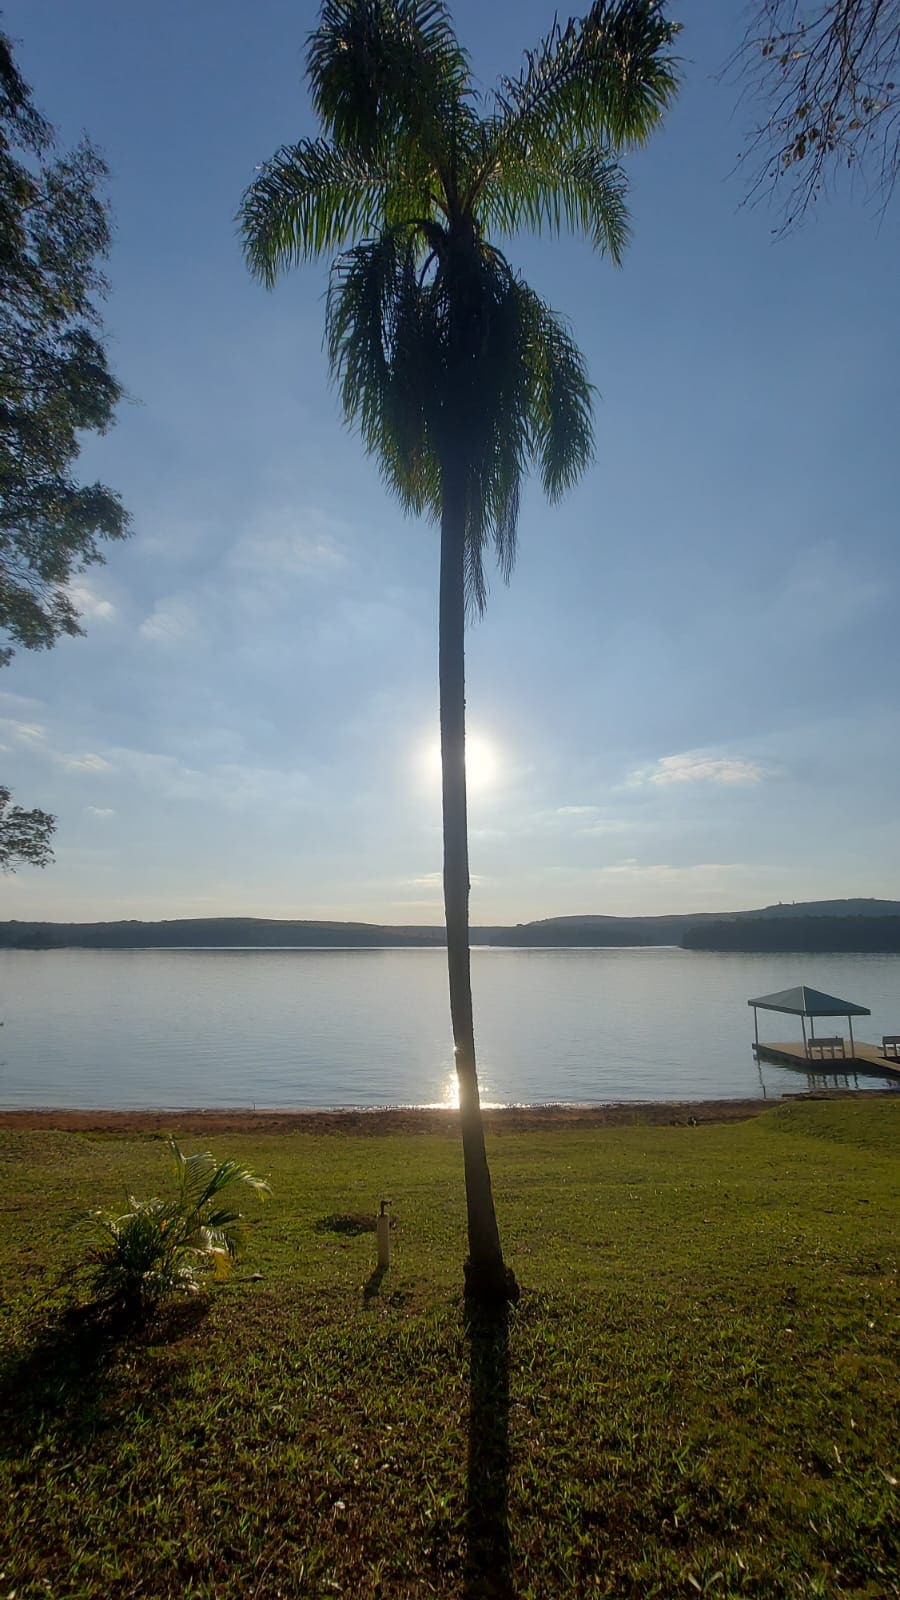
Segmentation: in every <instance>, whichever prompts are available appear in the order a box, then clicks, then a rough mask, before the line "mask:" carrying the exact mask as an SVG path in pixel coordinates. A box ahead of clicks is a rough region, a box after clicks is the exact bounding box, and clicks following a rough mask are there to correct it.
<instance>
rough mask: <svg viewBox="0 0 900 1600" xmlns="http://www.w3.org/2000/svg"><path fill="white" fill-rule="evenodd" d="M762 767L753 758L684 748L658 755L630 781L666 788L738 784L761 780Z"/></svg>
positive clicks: (764, 774) (764, 773)
mask: <svg viewBox="0 0 900 1600" xmlns="http://www.w3.org/2000/svg"><path fill="white" fill-rule="evenodd" d="M765 776H766V772H765V768H763V767H761V766H759V765H758V763H757V762H755V761H745V760H742V759H739V758H738V757H736V756H711V755H707V754H705V753H704V752H703V751H702V750H685V751H683V752H682V753H681V754H680V755H675V756H661V757H660V759H659V760H658V761H657V762H656V765H655V766H653V767H644V768H642V769H641V770H640V771H638V772H635V773H634V774H633V775H632V779H631V781H632V783H636V784H644V783H652V784H655V785H656V787H657V788H666V787H668V786H669V785H670V784H676V783H715V784H721V785H723V786H724V787H726V788H731V787H735V786H737V785H739V784H746V783H761V782H762V779H763V778H764V777H765Z"/></svg>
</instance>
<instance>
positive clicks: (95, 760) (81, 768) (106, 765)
mask: <svg viewBox="0 0 900 1600" xmlns="http://www.w3.org/2000/svg"><path fill="white" fill-rule="evenodd" d="M53 759H54V761H55V762H56V764H57V766H60V767H64V768H65V770H66V772H112V770H113V768H112V764H111V762H109V761H107V760H106V758H105V757H104V756H98V755H95V754H94V752H93V751H92V750H86V751H85V753H84V755H82V756H54V757H53Z"/></svg>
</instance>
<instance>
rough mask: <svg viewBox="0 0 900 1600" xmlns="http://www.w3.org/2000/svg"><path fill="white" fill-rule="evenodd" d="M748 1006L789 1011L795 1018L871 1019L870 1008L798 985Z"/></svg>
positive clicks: (763, 996)
mask: <svg viewBox="0 0 900 1600" xmlns="http://www.w3.org/2000/svg"><path fill="white" fill-rule="evenodd" d="M747 1004H748V1006H759V1008H760V1010H761V1011H789V1012H791V1014H792V1015H793V1016H795V1017H801V1016H802V1017H870V1016H871V1015H872V1013H871V1011H870V1010H869V1007H868V1006H857V1005H854V1003H853V1001H852V1000H839V999H838V998H837V995H833V994H823V993H822V990H821V989H811V988H810V987H809V985H808V984H806V983H798V985H797V987H796V989H781V990H779V992H778V993H777V994H764V995H761V996H760V998H759V999H758V1000H748V1001H747Z"/></svg>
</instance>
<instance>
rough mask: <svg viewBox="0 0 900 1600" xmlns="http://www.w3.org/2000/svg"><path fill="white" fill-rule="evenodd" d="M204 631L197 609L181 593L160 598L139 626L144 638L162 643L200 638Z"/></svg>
mask: <svg viewBox="0 0 900 1600" xmlns="http://www.w3.org/2000/svg"><path fill="white" fill-rule="evenodd" d="M202 632H203V628H202V624H201V622H200V618H199V616H198V614H197V611H196V610H195V608H194V607H193V606H192V605H191V603H190V601H188V600H185V599H183V598H182V596H180V595H169V596H168V597H167V598H166V599H165V600H158V601H157V603H156V605H155V606H154V608H153V610H152V611H151V613H150V615H149V616H148V617H145V618H144V621H143V622H142V623H141V625H140V627H139V628H138V633H139V634H140V636H141V638H142V639H148V640H149V641H150V642H151V643H152V644H161V645H179V644H183V643H185V641H186V640H188V639H196V638H199V637H200V635H201V634H202Z"/></svg>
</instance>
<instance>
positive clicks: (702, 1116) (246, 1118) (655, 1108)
mask: <svg viewBox="0 0 900 1600" xmlns="http://www.w3.org/2000/svg"><path fill="white" fill-rule="evenodd" d="M772 1103H773V1102H772V1101H771V1100H762V1099H759V1100H691V1101H685V1102H679V1103H675V1102H671V1101H669V1102H658V1103H654V1104H646V1105H645V1104H640V1105H635V1104H631V1105H609V1106H504V1107H503V1108H502V1109H498V1110H486V1111H485V1113H484V1120H485V1125H486V1127H487V1128H488V1129H489V1131H490V1132H491V1133H527V1132H529V1131H533V1132H540V1133H545V1132H552V1131H553V1130H555V1129H571V1128H606V1127H630V1126H632V1125H634V1124H647V1123H650V1124H657V1125H659V1124H662V1125H665V1124H673V1125H675V1126H678V1125H682V1124H683V1125H684V1126H685V1127H688V1126H690V1125H691V1118H693V1119H694V1122H695V1123H701V1122H740V1121H743V1120H744V1119H746V1118H747V1117H756V1116H758V1115H759V1113H760V1112H761V1111H765V1110H767V1109H768V1108H769V1107H770V1106H771V1105H772ZM458 1125H459V1118H458V1115H457V1113H456V1112H455V1111H451V1110H443V1109H435V1108H429V1107H410V1108H405V1107H387V1108H383V1109H382V1108H378V1109H375V1110H371V1111H369V1110H355V1111H327V1110H323V1111H254V1110H246V1109H240V1108H238V1109H234V1110H213V1109H201V1108H197V1109H193V1110H183V1111H66V1110H53V1109H44V1108H40V1109H36V1110H27V1109H22V1110H15V1111H2V1110H0V1128H31V1129H38V1130H40V1129H43V1130H46V1129H50V1128H53V1129H57V1130H59V1131H60V1132H64V1133H122V1134H130V1133H154V1132H165V1131H167V1130H168V1129H172V1130H173V1131H174V1130H176V1129H177V1130H180V1131H181V1132H183V1133H210V1134H212V1133H339V1134H349V1133H352V1134H362V1135H366V1134H370V1135H371V1134H391V1133H444V1134H448V1133H456V1132H457V1131H458Z"/></svg>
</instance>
